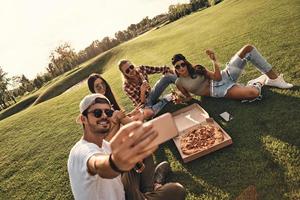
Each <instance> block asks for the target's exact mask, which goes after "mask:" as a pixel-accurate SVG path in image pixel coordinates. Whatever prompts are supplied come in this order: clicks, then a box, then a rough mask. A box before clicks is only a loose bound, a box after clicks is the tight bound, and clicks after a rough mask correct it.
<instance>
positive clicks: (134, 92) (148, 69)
mask: <svg viewBox="0 0 300 200" xmlns="http://www.w3.org/2000/svg"><path fill="white" fill-rule="evenodd" d="M135 70H137V72H138V73H139V76H140V81H139V83H134V82H128V81H127V80H126V81H125V82H124V83H123V90H124V91H125V93H126V94H127V96H128V97H129V98H130V99H131V101H132V102H133V104H134V105H135V106H137V105H138V104H140V103H141V98H140V96H141V85H142V83H143V81H144V80H146V81H147V83H149V79H148V75H149V74H158V73H162V74H166V73H172V74H174V72H173V71H172V70H171V69H170V68H169V67H167V66H163V67H152V66H144V65H142V66H139V67H136V68H135ZM149 92H150V89H149V90H148V91H146V98H147V97H148V95H149Z"/></svg>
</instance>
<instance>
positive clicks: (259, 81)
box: [247, 74, 268, 85]
mask: <svg viewBox="0 0 300 200" xmlns="http://www.w3.org/2000/svg"><path fill="white" fill-rule="evenodd" d="M267 78H268V77H267V76H266V75H265V74H263V75H261V76H260V77H258V78H256V79H252V80H250V81H248V83H247V85H254V83H260V84H261V85H264V84H265V82H266V80H267Z"/></svg>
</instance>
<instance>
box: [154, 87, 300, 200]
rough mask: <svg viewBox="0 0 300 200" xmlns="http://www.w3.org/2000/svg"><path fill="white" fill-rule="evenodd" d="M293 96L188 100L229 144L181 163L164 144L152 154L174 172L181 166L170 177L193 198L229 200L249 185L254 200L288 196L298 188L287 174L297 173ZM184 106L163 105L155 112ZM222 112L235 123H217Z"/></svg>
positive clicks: (273, 93) (269, 92) (270, 93)
mask: <svg viewBox="0 0 300 200" xmlns="http://www.w3.org/2000/svg"><path fill="white" fill-rule="evenodd" d="M295 92H299V86H295V87H294V88H293V89H291V90H280V89H271V88H267V87H266V88H264V89H263V95H264V98H263V100H261V101H257V102H252V103H241V102H240V101H234V100H228V99H217V98H208V97H206V98H202V100H201V102H200V101H197V100H193V101H194V102H193V103H199V104H200V105H201V106H202V107H203V108H204V109H205V110H206V111H207V112H208V113H209V115H210V116H211V117H213V118H214V119H215V121H216V122H217V123H219V124H220V125H221V126H222V127H223V128H224V129H225V130H226V131H227V132H228V134H229V135H230V136H231V137H232V140H233V145H231V146H229V147H225V148H223V149H221V150H218V151H216V152H213V153H211V154H209V155H206V156H204V157H201V158H198V159H196V160H194V161H191V162H189V163H186V164H185V163H183V162H182V159H181V157H180V155H179V153H178V150H177V149H176V147H175V145H174V143H173V142H172V141H169V142H167V143H165V144H164V145H162V146H161V147H160V148H159V150H158V151H157V152H156V159H157V160H158V161H162V160H168V161H169V162H171V163H172V165H175V168H181V169H182V170H180V171H183V172H184V174H180V175H178V176H177V175H176V177H175V179H177V180H178V182H180V183H182V184H183V185H185V186H186V187H187V188H188V190H190V192H191V193H193V194H196V195H199V194H201V193H203V192H205V194H202V196H203V195H204V196H205V195H207V193H208V194H210V193H211V191H213V192H212V195H214V197H216V198H225V199H228V198H229V197H230V198H232V197H237V196H238V195H239V194H240V193H241V191H243V190H244V189H245V188H247V187H248V186H249V185H254V186H255V187H256V188H257V193H258V197H259V199H278V198H279V199H283V198H290V197H293V196H295V195H297V194H295V190H296V189H297V188H296V187H297V186H299V184H296V182H295V180H300V174H296V173H292V172H291V171H294V170H295V169H296V167H295V166H296V165H295V163H300V157H299V156H297V155H298V154H299V146H300V139H299V135H298V134H297V133H298V132H299V124H300V119H299V117H298V116H299V110H300V104H299V98H297V97H295V96H296V95H294V94H293V93H295ZM184 106H185V105H172V104H168V105H167V106H166V107H165V108H164V109H163V110H162V112H160V113H159V114H162V113H164V112H168V111H169V112H174V111H175V110H178V109H180V108H181V107H184ZM224 111H227V112H229V113H230V114H232V115H233V118H234V119H233V120H232V121H230V122H224V121H223V120H221V118H220V117H219V114H220V113H222V112H224ZM266 138H267V139H266ZM270 138H271V139H272V138H273V139H272V140H271V139H270ZM274 138H276V139H274ZM278 141H279V142H278ZM272 145H273V146H272ZM274 145H275V146H274ZM276 145H277V146H276ZM282 146H284V148H281V147H282ZM170 154H171V155H170ZM274 154H275V156H274ZM292 155H294V156H292ZM295 155H296V156H295ZM286 156H288V158H285V157H286ZM185 172H186V173H185ZM291 173H292V174H293V178H292V179H291V176H289V174H291ZM189 174H190V176H189ZM180 176H183V177H184V178H180ZM287 177H288V178H287ZM197 186H198V187H197ZM225 191H230V194H229V193H226V192H225Z"/></svg>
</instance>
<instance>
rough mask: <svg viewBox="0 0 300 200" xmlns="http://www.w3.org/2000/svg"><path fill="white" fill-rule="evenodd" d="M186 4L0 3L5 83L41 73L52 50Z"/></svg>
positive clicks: (149, 0) (117, 0) (164, 0)
mask: <svg viewBox="0 0 300 200" xmlns="http://www.w3.org/2000/svg"><path fill="white" fill-rule="evenodd" d="M187 2H189V0H126V1H125V0H9V1H7V0H0V5H1V6H0V27H1V31H0V66H1V67H2V69H3V70H4V71H5V72H7V73H8V76H9V77H12V76H14V75H22V74H24V75H25V76H26V77H28V78H29V79H33V78H34V77H36V75H37V74H38V73H43V72H45V67H46V66H47V65H48V63H49V55H50V52H51V51H52V50H54V49H55V47H57V46H59V44H61V43H63V42H69V43H70V44H71V46H72V47H73V48H74V49H75V51H76V52H78V51H79V50H82V49H84V48H85V47H87V46H88V45H89V44H90V43H91V42H92V41H94V40H96V39H98V40H101V39H102V38H103V37H105V36H110V37H114V34H115V32H117V31H119V30H125V29H126V28H127V27H128V26H129V25H130V24H133V23H134V24H135V23H138V22H139V21H141V20H142V19H143V18H144V17H146V16H149V17H150V18H152V17H154V16H156V15H158V14H161V13H166V12H167V11H168V7H169V5H171V4H176V3H187Z"/></svg>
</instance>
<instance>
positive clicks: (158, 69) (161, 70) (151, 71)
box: [140, 65, 174, 74]
mask: <svg viewBox="0 0 300 200" xmlns="http://www.w3.org/2000/svg"><path fill="white" fill-rule="evenodd" d="M140 70H142V71H145V73H146V74H159V73H162V74H168V73H171V74H174V72H173V70H171V69H170V68H169V67H167V66H162V67H153V66H144V65H142V66H140Z"/></svg>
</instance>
